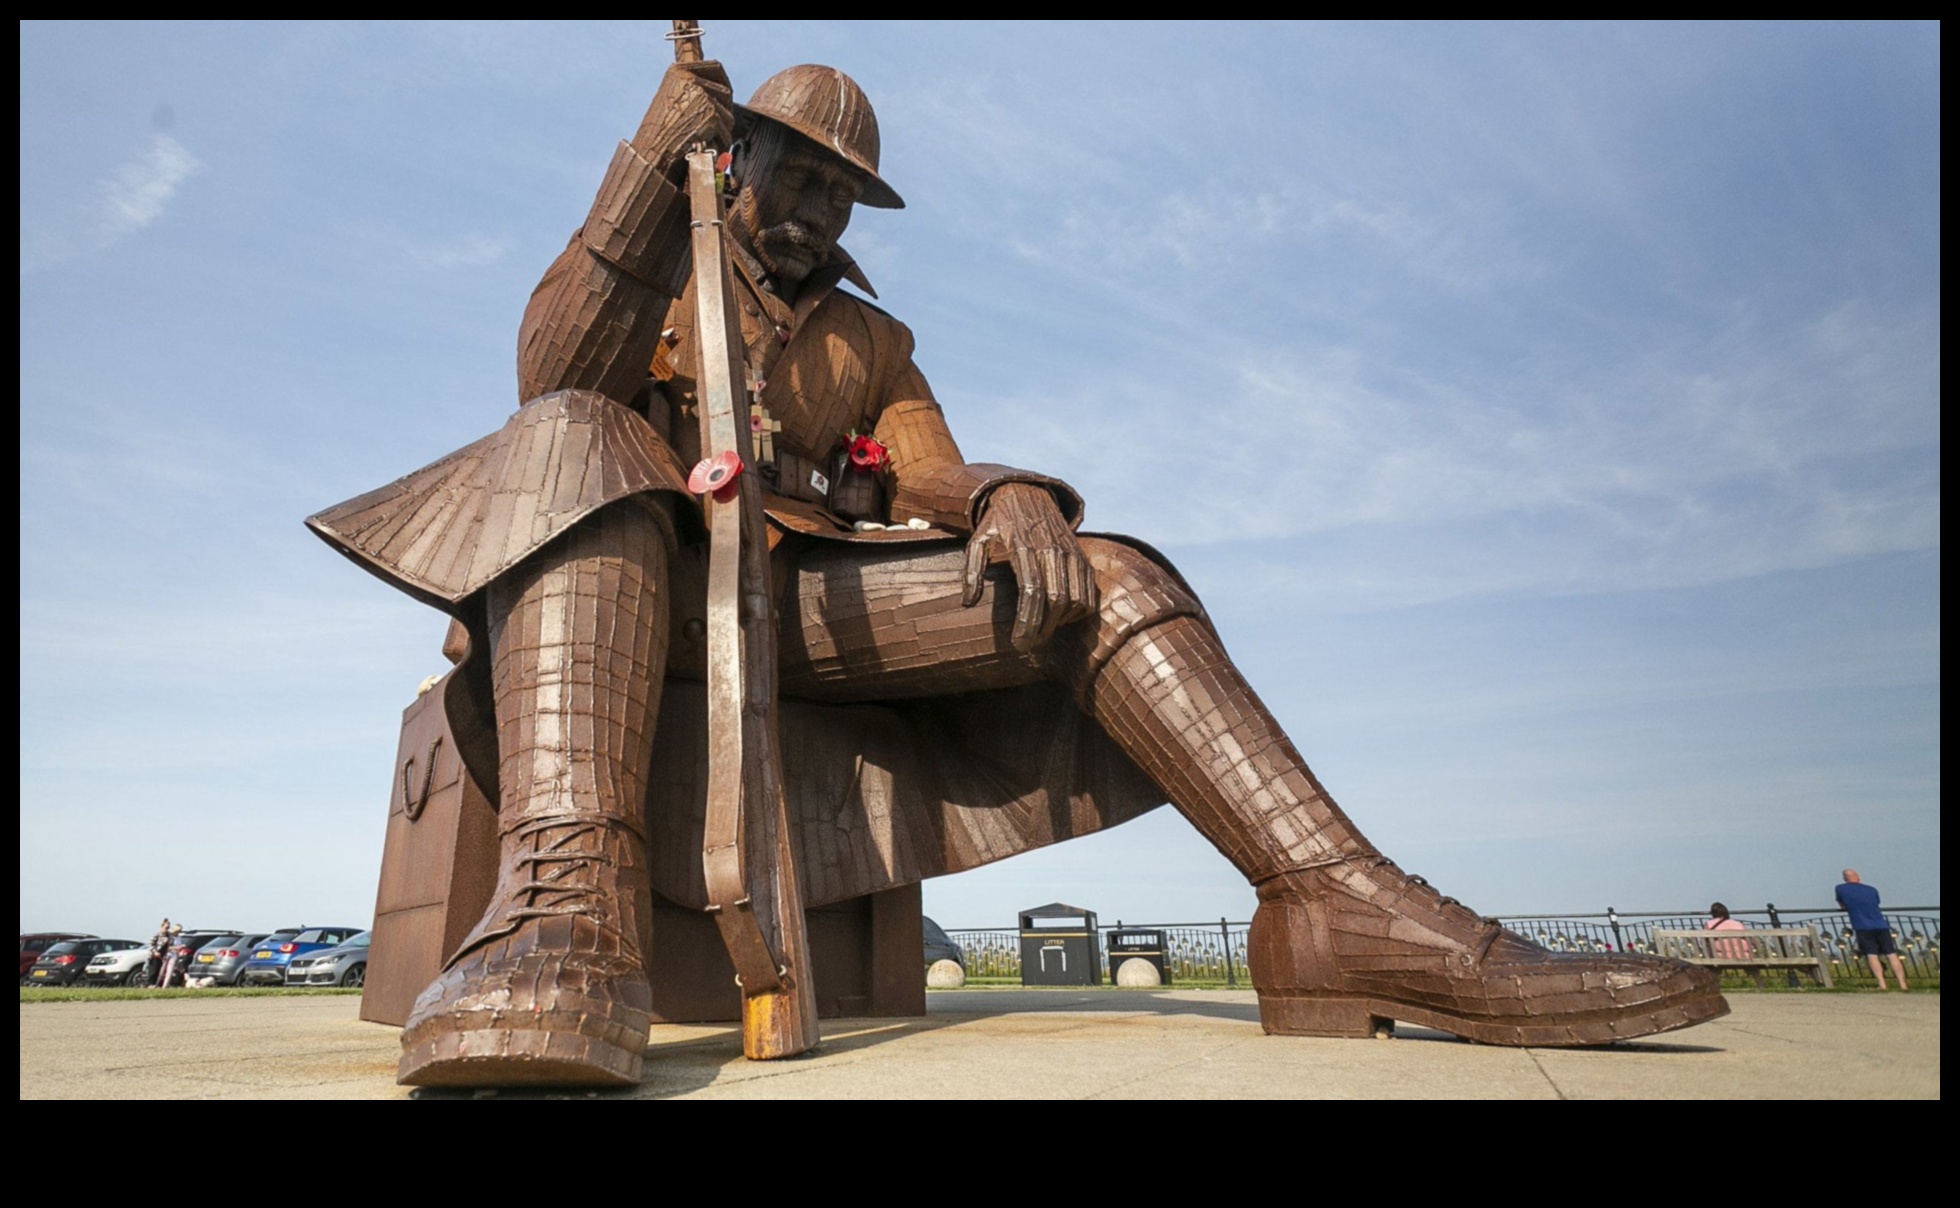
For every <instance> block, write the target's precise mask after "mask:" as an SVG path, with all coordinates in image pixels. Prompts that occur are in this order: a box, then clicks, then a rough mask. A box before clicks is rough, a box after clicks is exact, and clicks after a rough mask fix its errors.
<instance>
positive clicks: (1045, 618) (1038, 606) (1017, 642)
mask: <svg viewBox="0 0 1960 1208" xmlns="http://www.w3.org/2000/svg"><path fill="white" fill-rule="evenodd" d="M1001 561H1005V562H1007V563H1008V564H1009V565H1011V566H1012V567H1013V568H1014V583H1015V586H1016V587H1017V588H1018V596H1017V599H1016V604H1015V609H1014V634H1013V639H1012V640H1013V642H1014V648H1015V649H1016V650H1019V651H1021V652H1022V653H1023V654H1026V653H1029V652H1031V651H1033V650H1034V649H1035V648H1036V647H1038V646H1040V645H1041V644H1042V643H1043V642H1045V641H1047V640H1048V635H1050V634H1052V633H1054V632H1055V631H1056V630H1057V629H1059V628H1061V627H1062V626H1064V625H1067V624H1069V623H1070V622H1072V621H1079V620H1081V619H1082V618H1083V617H1086V616H1089V615H1090V614H1092V613H1094V612H1095V611H1096V606H1097V604H1098V602H1099V601H1098V599H1097V596H1096V577H1095V574H1094V573H1093V572H1092V571H1091V570H1090V568H1089V559H1088V558H1087V557H1086V556H1084V555H1083V553H1082V546H1081V545H1080V544H1079V543H1078V542H1077V541H1076V539H1075V534H1074V533H1073V532H1071V531H1070V530H1069V526H1068V521H1066V520H1064V519H1063V518H1062V510H1061V508H1059V507H1057V506H1056V505H1055V497H1054V496H1053V495H1050V494H1049V493H1048V492H1047V490H1045V489H1044V488H1042V487H1038V486H1034V485H1033V484H1031V483H1025V482H1010V483H1006V484H1003V485H1002V486H998V487H995V488H994V490H993V492H992V493H991V494H989V495H988V496H987V503H986V508H985V510H984V511H983V512H981V514H980V524H979V526H978V527H976V528H975V529H974V530H973V536H972V538H971V539H970V540H968V541H967V543H966V592H965V595H964V597H963V598H964V602H965V603H966V605H967V606H968V607H969V608H970V607H972V606H973V605H975V604H977V603H979V602H980V596H981V591H982V587H983V585H984V583H985V581H986V575H987V565H988V564H989V563H990V562H1001Z"/></svg>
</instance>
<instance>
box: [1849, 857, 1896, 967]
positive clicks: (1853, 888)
mask: <svg viewBox="0 0 1960 1208" xmlns="http://www.w3.org/2000/svg"><path fill="white" fill-rule="evenodd" d="M1837 903H1838V905H1839V906H1842V907H1844V913H1845V914H1847V915H1849V916H1850V917H1851V933H1852V934H1853V935H1855V936H1857V937H1858V955H1860V956H1862V957H1864V958H1865V963H1866V964H1868V965H1870V966H1871V967H1872V976H1873V977H1875V978H1877V979H1878V988H1879V989H1881V990H1883V989H1884V988H1885V973H1884V972H1883V971H1882V970H1881V969H1880V968H1879V965H1878V958H1879V957H1881V956H1887V957H1890V958H1892V976H1893V977H1895V978H1897V979H1898V981H1899V989H1901V990H1903V989H1905V988H1906V966H1905V962H1904V961H1902V960H1900V959H1899V946H1898V945H1897V944H1896V943H1894V942H1893V940H1892V928H1891V926H1890V925H1889V924H1887V923H1886V921H1885V915H1884V913H1883V912H1882V911H1880V910H1879V908H1878V890H1876V889H1873V888H1872V887H1871V886H1869V885H1867V884H1865V883H1864V881H1862V880H1860V879H1859V877H1858V870H1857V869H1855V868H1847V869H1845V870H1844V881H1843V882H1842V883H1841V884H1840V885H1839V886H1838V887H1837Z"/></svg>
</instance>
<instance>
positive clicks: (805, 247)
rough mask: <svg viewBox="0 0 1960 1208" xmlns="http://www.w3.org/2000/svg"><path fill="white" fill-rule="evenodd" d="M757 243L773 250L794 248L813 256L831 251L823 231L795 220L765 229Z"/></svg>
mask: <svg viewBox="0 0 1960 1208" xmlns="http://www.w3.org/2000/svg"><path fill="white" fill-rule="evenodd" d="M756 241H757V242H759V243H762V244H764V245H766V246H768V247H771V248H794V249H796V250H798V251H802V252H805V253H808V254H810V255H811V256H821V255H823V254H824V253H825V252H827V251H829V250H830V240H829V239H828V238H827V237H826V236H825V235H824V234H823V233H822V232H821V231H818V230H815V229H814V228H812V227H810V226H809V225H808V224H806V223H802V222H798V221H796V220H795V219H793V218H792V219H790V220H789V221H788V222H779V223H777V224H776V225H775V226H772V227H764V228H763V229H762V232H761V233H760V234H759V235H757V236H756Z"/></svg>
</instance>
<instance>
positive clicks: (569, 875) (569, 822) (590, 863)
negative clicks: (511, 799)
mask: <svg viewBox="0 0 1960 1208" xmlns="http://www.w3.org/2000/svg"><path fill="white" fill-rule="evenodd" d="M604 821H605V820H602V819H596V818H593V819H588V818H579V819H566V818H536V819H533V820H531V821H529V822H526V823H524V824H523V825H522V826H520V827H518V829H517V830H516V832H514V837H516V838H519V839H526V838H530V837H531V836H533V835H536V834H539V833H541V832H544V831H548V830H555V831H557V832H559V833H557V834H555V835H553V836H552V837H551V839H550V840H549V841H547V842H546V844H545V845H544V846H543V847H541V848H539V849H538V850H536V851H530V852H525V853H524V854H523V855H521V856H519V857H517V859H516V860H515V861H514V863H515V864H517V865H518V866H519V867H528V868H529V869H530V873H529V875H528V876H527V877H526V878H525V879H524V880H522V881H519V882H517V883H516V884H514V885H512V886H511V887H510V894H509V897H508V898H507V899H506V900H507V901H508V903H509V904H508V905H507V906H506V907H505V909H504V919H505V921H506V922H512V923H515V922H520V921H522V920H524V919H536V918H556V917H562V916H565V915H581V914H582V915H594V914H599V913H600V911H599V909H598V906H599V902H598V900H597V899H598V898H599V895H600V888H599V886H597V885H595V884H593V883H592V881H593V876H592V874H593V873H595V872H596V871H597V870H598V869H599V867H600V856H599V855H598V854H597V853H595V852H590V851H585V850H582V847H574V846H573V845H574V844H578V843H579V842H580V841H581V840H583V839H584V838H585V837H586V836H588V835H591V834H593V833H594V832H596V831H599V830H601V829H602V824H603V822H604ZM520 901H521V902H522V904H520Z"/></svg>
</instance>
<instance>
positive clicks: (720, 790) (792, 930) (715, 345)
mask: <svg viewBox="0 0 1960 1208" xmlns="http://www.w3.org/2000/svg"><path fill="white" fill-rule="evenodd" d="M668 37H669V38H670V39H671V40H672V41H673V43H674V60H675V62H678V63H693V62H700V61H701V58H702V53H701V30H700V25H699V24H698V23H697V22H694V21H676V22H674V30H673V32H672V33H670V34H669V35H668ZM715 159H716V150H715V148H712V147H707V146H697V147H696V148H695V150H694V151H692V152H690V153H689V155H688V157H687V195H688V205H689V209H690V217H691V228H692V235H691V238H692V250H693V256H694V296H695V320H696V322H695V332H696V334H697V338H696V345H697V347H698V348H699V350H700V364H699V366H698V372H697V382H698V390H699V394H698V397H699V399H700V406H699V413H700V420H701V450H702V453H703V454H704V455H705V457H704V460H703V461H702V463H701V465H699V466H697V467H695V473H694V475H692V476H691V477H690V479H689V485H690V486H691V487H693V488H694V489H695V490H697V491H699V492H701V506H702V509H703V512H704V515H705V519H706V521H707V526H708V608H707V618H706V620H707V635H706V636H707V645H708V808H707V818H706V823H705V826H704V828H703V836H702V851H701V863H702V870H703V871H704V873H705V874H706V877H707V885H708V912H709V914H711V915H713V916H714V920H715V925H716V927H717V929H718V930H719V931H720V932H721V939H722V943H723V944H724V945H726V946H727V948H728V955H729V957H730V958H731V959H732V960H733V962H734V965H735V982H736V985H737V986H739V987H740V988H741V992H742V1052H743V1054H744V1055H745V1056H747V1057H749V1058H750V1059H752V1060H767V1059H770V1058H776V1057H790V1056H794V1055H795V1054H797V1053H801V1052H805V1051H807V1050H809V1049H812V1048H814V1047H816V1044H817V1000H816V992H815V986H814V984H813V981H812V978H811V976H810V956H809V951H810V949H809V939H808V936H807V935H806V934H805V924H804V918H803V894H802V888H801V885H800V883H799V881H798V878H797V875H796V858H795V851H794V845H793V843H792V836H791V834H790V826H789V810H788V804H787V801H786V800H785V797H784V791H783V769H782V756H781V751H780V749H779V747H778V744H777V726H776V610H775V599H776V596H775V591H774V585H773V584H772V582H771V579H770V566H769V540H768V520H767V519H766V518H765V517H764V515H763V512H762V484H761V483H760V482H758V481H757V479H756V477H755V476H754V475H753V474H747V473H743V472H742V469H743V467H745V466H747V465H749V464H751V462H752V459H753V456H754V454H753V452H752V450H751V449H750V447H749V425H748V424H747V423H738V422H736V416H737V415H738V414H739V415H741V416H742V417H743V418H744V419H746V418H747V415H748V408H747V407H746V406H744V407H741V408H740V409H739V410H738V408H737V405H736V404H737V399H738V398H741V397H742V395H746V385H745V383H746V381H747V375H746V373H745V372H744V371H745V369H746V365H745V364H744V361H743V349H744V343H743V339H742V326H741V319H740V316H739V315H738V314H737V313H736V309H735V299H734V281H733V278H732V276H731V275H730V272H729V265H728V255H727V248H726V247H725V246H724V244H723V239H724V235H723V230H722V214H723V209H724V207H723V199H722V197H721V194H720V191H719V190H718V189H717V188H716V170H715V169H716V165H715ZM737 383H744V386H743V387H742V388H741V389H742V395H738V394H737V389H738V387H737ZM743 401H744V402H746V401H747V400H746V399H745V398H743ZM704 488H705V489H704Z"/></svg>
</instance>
